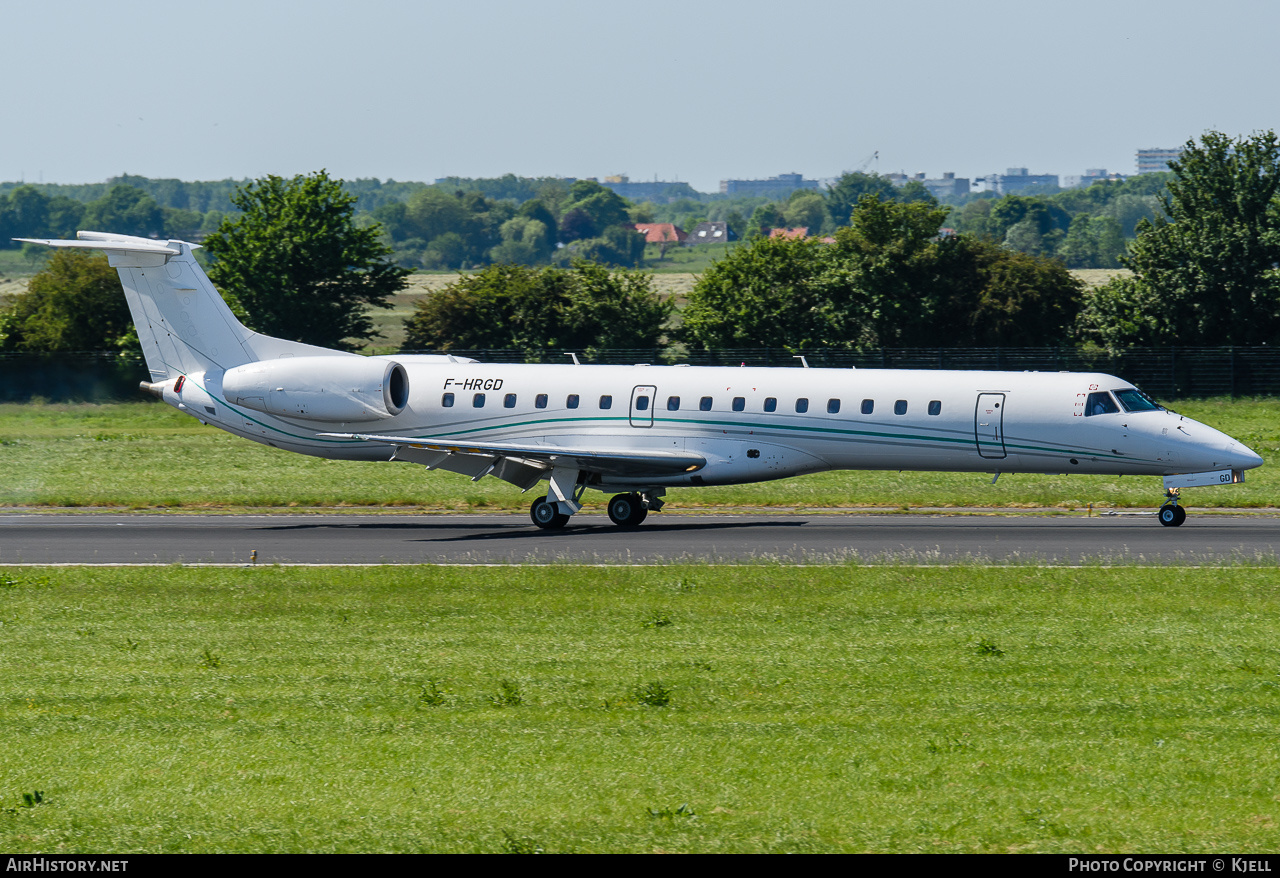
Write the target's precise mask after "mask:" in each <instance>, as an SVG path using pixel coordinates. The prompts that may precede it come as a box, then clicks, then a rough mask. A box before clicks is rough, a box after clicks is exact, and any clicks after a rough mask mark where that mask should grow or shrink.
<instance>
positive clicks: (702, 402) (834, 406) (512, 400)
mask: <svg viewBox="0 0 1280 878" xmlns="http://www.w3.org/2000/svg"><path fill="white" fill-rule="evenodd" d="M581 401H582V400H581V397H579V396H578V394H576V393H571V394H569V395H568V397H566V398H565V402H564V405H565V408H570V409H576V408H577V407H578V406H579V404H580V403H581ZM453 403H454V395H453V394H452V393H446V394H445V395H444V397H443V398H442V399H441V400H440V404H441V405H443V406H444V407H445V408H450V407H451V406H452V405H453ZM484 403H485V394H483V393H477V394H475V395H474V396H473V397H472V398H471V405H472V407H473V408H478V409H480V408H484ZM533 405H534V408H540V409H544V408H546V407H547V395H546V394H545V393H539V394H538V395H537V396H535V397H534V398H533ZM711 406H712V397H710V396H704V397H702V398H701V399H699V400H698V411H703V412H709V411H711ZM502 407H503V408H509V409H513V408H515V407H516V395H515V394H514V393H508V394H506V395H505V396H503V397H502ZM730 407H731V408H732V409H733V410H734V411H735V412H742V411H746V410H747V398H746V397H745V396H735V397H734V398H733V401H732V402H731V403H730ZM611 408H613V397H612V396H611V395H607V394H606V395H605V396H601V397H600V409H601V410H602V411H606V410H608V409H611ZM648 410H649V397H647V396H637V397H636V411H640V412H647V411H648ZM764 410H765V411H766V412H776V411H777V410H778V399H777V397H774V396H770V397H768V398H766V399H765V401H764ZM875 410H876V402H875V400H874V399H864V400H863V401H862V409H861V411H862V414H864V415H869V414H872V413H874V412H875ZM667 411H669V412H678V411H680V397H678V396H668V397H667ZM807 411H809V400H808V399H807V398H806V397H803V396H802V397H800V398H799V399H797V400H796V412H797V413H798V414H804V413H805V412H807ZM839 412H840V400H838V399H829V400H827V413H828V414H832V415H834V414H838V413H839ZM928 412H929V414H931V415H940V414H942V400H938V399H935V400H931V401H930V402H929V408H928ZM893 413H894V414H895V415H905V414H906V413H907V401H906V400H905V399H899V400H897V401H896V402H894V404H893Z"/></svg>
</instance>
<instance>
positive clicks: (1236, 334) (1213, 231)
mask: <svg viewBox="0 0 1280 878" xmlns="http://www.w3.org/2000/svg"><path fill="white" fill-rule="evenodd" d="M1169 167H1170V170H1172V172H1173V177H1172V179H1170V180H1169V181H1168V195H1167V196H1166V197H1165V198H1164V203H1163V212H1162V214H1163V215H1161V214H1157V215H1156V216H1155V217H1154V218H1153V219H1151V220H1143V221H1142V222H1141V223H1139V226H1138V237H1137V240H1136V241H1134V243H1133V244H1132V245H1131V247H1130V249H1129V254H1128V255H1127V256H1126V257H1125V258H1124V260H1123V262H1124V264H1125V265H1126V266H1127V267H1128V268H1130V269H1132V271H1133V276H1132V277H1128V278H1117V279H1115V280H1113V281H1111V283H1110V284H1108V285H1107V286H1106V287H1105V288H1102V289H1099V290H1096V291H1094V292H1093V293H1091V295H1090V296H1089V298H1088V301H1087V303H1086V308H1085V310H1084V312H1083V313H1082V315H1081V321H1080V332H1081V335H1082V336H1083V337H1084V338H1085V339H1088V340H1093V341H1097V342H1100V343H1102V344H1105V345H1107V346H1112V347H1115V346H1124V345H1131V344H1146V345H1161V344H1184V345H1227V344H1233V345H1251V344H1274V343H1276V342H1277V341H1280V272H1278V270H1277V266H1280V201H1277V196H1278V195H1280V141H1277V138H1276V135H1275V132H1273V131H1266V132H1260V133H1256V134H1254V135H1252V136H1249V137H1241V138H1236V139H1233V138H1230V137H1228V136H1227V135H1225V134H1222V133H1220V132H1216V131H1211V132H1209V133H1207V134H1205V135H1204V136H1203V137H1202V138H1201V139H1200V141H1199V142H1198V143H1197V142H1195V141H1188V142H1187V145H1186V147H1185V148H1184V150H1183V153H1182V156H1181V158H1179V159H1177V160H1175V161H1173V162H1170V165H1169Z"/></svg>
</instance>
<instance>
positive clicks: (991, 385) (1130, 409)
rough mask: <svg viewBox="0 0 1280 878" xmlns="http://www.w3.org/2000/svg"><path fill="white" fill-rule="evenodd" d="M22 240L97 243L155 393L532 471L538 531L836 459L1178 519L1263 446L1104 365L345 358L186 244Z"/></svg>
mask: <svg viewBox="0 0 1280 878" xmlns="http://www.w3.org/2000/svg"><path fill="white" fill-rule="evenodd" d="M21 240H32V239H21ZM34 243H38V244H47V245H49V246H53V247H81V248H94V249H99V250H104V251H106V254H107V256H108V257H109V259H110V262H111V265H112V266H114V267H115V268H116V269H118V271H119V274H120V280H121V283H122V285H123V286H124V294H125V298H126V299H127V300H128V303H129V310H130V312H131V313H132V315H133V320H134V323H136V324H137V328H138V339H139V341H140V342H141V343H142V350H143V353H144V354H145V356H146V361H147V368H148V369H149V370H150V372H151V379H150V381H144V382H143V384H142V387H143V389H145V390H147V391H149V392H151V393H152V394H154V395H155V396H158V397H159V398H161V399H163V400H164V401H165V402H167V403H168V404H169V405H172V406H176V407H177V408H179V409H181V410H182V411H184V412H186V413H188V414H190V415H193V416H194V417H196V418H198V419H199V420H201V421H202V422H205V423H208V424H212V425H214V426H216V427H219V428H220V429H223V430H226V431H227V432H229V433H234V434H236V435H237V436H243V437H244V438H246V439H252V440H254V441H255V442H262V443H264V444H266V445H270V446H273V447H275V448H283V449H286V450H288V451H297V452H299V453H302V454H311V455H315V456H317V457H326V458H334V459H343V460H398V461H407V462H409V463H417V464H422V465H423V466H425V467H427V468H428V469H437V468H438V469H445V470H450V471H452V472H457V473H463V474H466V475H469V476H471V477H472V479H473V480H479V479H481V478H483V477H484V476H488V475H492V476H495V477H497V478H499V479H502V480H504V481H507V482H510V483H511V484H513V485H516V486H518V487H520V488H522V489H524V490H530V489H533V488H535V487H537V486H538V485H539V484H540V483H542V482H543V481H544V480H545V481H547V482H548V485H549V486H548V489H547V491H546V492H545V494H543V492H542V491H539V492H538V497H537V499H535V500H534V501H533V505H532V508H531V510H530V514H531V516H532V518H533V522H534V524H536V525H537V526H538V527H540V528H548V529H549V528H559V527H563V526H564V525H565V523H566V522H568V520H569V517H570V516H571V515H573V514H574V513H575V512H577V511H578V510H579V509H580V508H581V502H580V501H581V498H582V494H583V492H584V491H585V490H586V489H587V488H593V489H595V490H599V491H605V492H611V493H616V494H617V496H615V497H613V499H612V500H611V501H610V502H609V517H610V518H611V519H612V520H613V521H614V523H616V524H618V525H622V526H635V525H638V524H640V522H642V521H643V520H644V518H645V516H646V515H647V514H648V513H649V512H651V511H656V510H658V509H660V508H661V507H662V496H663V495H664V494H665V493H666V490H667V489H668V488H680V487H697V486H701V485H730V484H738V483H743V482H759V481H765V480H768V479H781V478H786V477H788V476H798V475H803V474H805V473H816V472H822V471H824V470H836V469H862V470H930V471H959V472H985V473H994V474H995V477H996V478H998V477H999V475H1000V474H1001V473H1095V474H1105V475H1149V476H1163V477H1164V487H1165V501H1164V504H1163V505H1162V506H1161V507H1160V512H1159V515H1158V517H1159V520H1160V523H1161V524H1164V525H1168V526H1173V527H1176V526H1177V525H1180V524H1182V522H1183V520H1184V519H1185V518H1186V512H1185V510H1184V509H1183V507H1182V506H1181V505H1180V502H1179V496H1178V492H1179V490H1180V489H1181V488H1184V487H1191V486H1196V485H1219V484H1232V483H1236V482H1240V481H1242V480H1243V477H1244V470H1246V469H1250V468H1251V467H1256V466H1259V465H1261V463H1262V458H1261V457H1259V456H1258V455H1257V454H1255V453H1253V451H1251V450H1250V449H1248V448H1246V447H1245V446H1244V445H1242V444H1241V443H1239V442H1237V441H1236V440H1235V439H1232V438H1231V437H1230V436H1227V435H1226V434H1224V433H1220V432H1218V431H1217V430H1215V429H1213V428H1212V427H1209V426H1206V425H1205V424H1201V423H1199V422H1197V421H1193V420H1191V419H1190V418H1184V417H1182V416H1180V415H1178V414H1175V413H1173V412H1170V411H1166V410H1165V409H1163V408H1161V407H1160V406H1158V405H1156V404H1155V403H1154V402H1152V401H1151V400H1150V399H1149V398H1148V397H1147V396H1145V395H1144V394H1143V393H1142V392H1141V391H1139V390H1138V389H1137V388H1135V387H1134V386H1133V385H1131V384H1129V383H1128V382H1127V381H1123V380H1121V379H1119V378H1116V377H1114V376H1111V375H1104V374H1097V373H1082V372H1075V373H1073V372H1056V373H1052V372H947V371H907V370H889V369H878V370H868V369H857V370H854V369H808V368H792V369H782V368H748V367H742V368H720V367H716V368H712V367H688V366H648V365H637V366H579V365H577V358H576V357H575V358H574V364H573V365H569V364H565V365H534V364H527V365H491V364H485V363H479V362H477V361H475V360H471V359H466V358H462V357H451V356H447V355H433V356H418V355H403V356H402V355H396V356H386V357H363V356H359V355H356V354H350V353H344V352H340V351H332V350H328V349H326V348H320V347H314V346H312V345H306V344H300V343H298V342H292V341H285V340H282V339H278V338H271V337H269V336H265V335H260V334H258V333H256V332H253V331H251V330H249V329H247V328H246V327H244V326H243V325H241V324H240V322H239V321H238V320H236V318H235V316H234V315H233V314H232V313H231V310H230V309H229V308H228V307H227V305H226V303H225V302H223V300H222V297H221V296H220V295H219V294H218V292H217V290H215V289H214V287H213V285H212V284H211V283H210V281H209V279H208V277H207V276H206V275H205V273H204V271H203V270H202V269H201V268H200V266H199V264H197V262H196V261H195V259H194V258H193V257H192V254H191V251H192V246H193V245H191V244H187V243H185V242H183V241H157V240H151V239H147V238H135V237H130V236H126V235H111V234H103V233H100V232H80V233H79V235H78V240H75V241H44V240H37V241H34Z"/></svg>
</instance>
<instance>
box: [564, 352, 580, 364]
mask: <svg viewBox="0 0 1280 878" xmlns="http://www.w3.org/2000/svg"><path fill="white" fill-rule="evenodd" d="M564 355H565V356H566V357H572V358H573V365H575V366H581V365H582V364H581V363H579V362H578V355H577V354H575V353H574V352H573V351H565V352H564Z"/></svg>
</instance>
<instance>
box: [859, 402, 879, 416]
mask: <svg viewBox="0 0 1280 878" xmlns="http://www.w3.org/2000/svg"><path fill="white" fill-rule="evenodd" d="M875 410H876V401H875V400H874V399H864V400H863V401H862V413H863V414H864V415H869V414H871V413H872V412H874V411H875Z"/></svg>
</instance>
